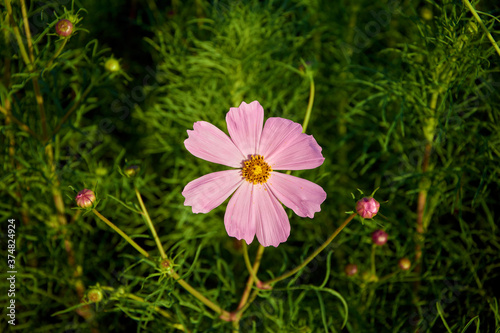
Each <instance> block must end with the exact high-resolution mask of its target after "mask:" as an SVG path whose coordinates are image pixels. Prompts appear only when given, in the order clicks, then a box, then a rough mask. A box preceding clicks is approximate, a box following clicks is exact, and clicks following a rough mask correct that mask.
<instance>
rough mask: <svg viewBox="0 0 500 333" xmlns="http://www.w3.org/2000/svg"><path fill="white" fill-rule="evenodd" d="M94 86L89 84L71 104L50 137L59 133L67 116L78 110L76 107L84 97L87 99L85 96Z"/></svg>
mask: <svg viewBox="0 0 500 333" xmlns="http://www.w3.org/2000/svg"><path fill="white" fill-rule="evenodd" d="M93 86H94V84H93V83H90V84H89V86H88V87H87V89H85V91H84V92H83V94H82V95H81V96H80V98H79V99H78V100H77V101H76V102H75V104H73V106H72V107H71V108H70V109H69V110H68V112H66V114H65V115H64V116H63V117H62V118H61V120H60V121H59V122H58V123H57V125H56V128H55V129H54V131H53V132H52V135H51V136H54V135H56V134H57V132H59V130H60V129H61V127H62V125H64V123H65V122H66V120H68V118H69V116H71V114H72V113H73V112H74V111H75V110H76V109H77V108H78V106H80V103H81V102H82V101H83V100H84V99H85V97H87V95H88V94H89V93H90V91H91V90H92V87H93Z"/></svg>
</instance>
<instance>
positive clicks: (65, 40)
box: [45, 38, 69, 68]
mask: <svg viewBox="0 0 500 333" xmlns="http://www.w3.org/2000/svg"><path fill="white" fill-rule="evenodd" d="M68 40H69V38H64V40H63V42H62V43H61V45H60V46H59V48H58V49H57V51H56V53H54V55H53V56H52V58H50V60H49V62H48V63H47V65H46V66H45V68H50V66H52V63H53V62H54V60H56V58H57V57H59V55H60V54H61V52H62V50H63V49H64V46H66V43H67V42H68Z"/></svg>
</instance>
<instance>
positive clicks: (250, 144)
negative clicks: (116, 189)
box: [182, 101, 326, 246]
mask: <svg viewBox="0 0 500 333" xmlns="http://www.w3.org/2000/svg"><path fill="white" fill-rule="evenodd" d="M226 123H227V129H228V132H229V135H230V137H228V136H227V135H226V134H225V133H224V132H222V131H221V130H220V129H218V128H217V127H215V126H214V125H212V124H210V123H207V122H205V121H198V122H196V123H194V126H193V128H194V130H192V131H189V130H188V135H189V138H188V139H187V140H186V141H184V145H185V146H186V148H187V150H189V152H191V154H193V155H194V156H196V157H199V158H202V159H204V160H207V161H209V162H214V163H219V164H223V165H227V166H229V167H232V168H237V169H234V170H226V171H219V172H214V173H210V174H208V175H205V176H203V177H200V178H198V179H195V180H193V181H192V182H190V183H189V184H187V185H186V187H185V188H184V190H183V191H182V195H183V196H184V197H185V198H186V201H185V202H184V205H185V206H192V208H193V213H208V212H209V211H211V210H212V209H214V208H216V207H218V206H219V205H220V204H222V203H223V202H224V201H225V200H226V199H227V198H228V197H229V196H230V195H231V194H232V193H233V192H234V195H233V196H232V198H231V199H230V200H229V203H228V205H227V209H226V214H225V216H224V224H225V227H226V231H227V233H228V235H229V236H231V237H236V238H237V239H244V240H245V241H246V242H247V243H248V244H250V243H251V242H252V241H253V238H254V236H255V235H257V239H258V241H259V243H260V244H262V245H264V246H269V245H272V246H278V245H279V244H280V243H283V242H285V241H286V240H287V238H288V236H289V235H290V223H289V221H288V216H287V214H286V213H285V209H284V208H283V205H282V204H284V205H285V206H287V207H289V208H291V209H292V210H293V211H294V212H295V213H296V214H297V215H299V216H302V217H306V216H307V217H309V218H312V217H313V216H314V213H315V212H319V211H320V210H321V208H320V205H321V203H323V201H325V199H326V193H325V191H323V189H322V188H321V187H320V186H318V185H316V184H314V183H312V182H310V181H308V180H305V179H302V178H298V177H294V176H291V175H287V174H283V173H279V172H275V170H304V169H313V168H316V167H318V166H320V165H321V164H323V161H324V160H325V159H324V158H323V155H321V147H320V146H319V145H318V144H317V143H316V140H314V138H313V137H312V135H306V134H303V133H302V126H300V125H299V124H297V123H294V122H293V121H291V120H288V119H283V118H269V119H268V120H267V121H266V124H265V125H264V128H262V127H263V123H264V109H263V108H262V106H261V105H260V104H259V102H257V101H254V102H252V103H250V104H247V103H245V102H243V103H241V105H240V107H239V108H231V109H230V110H229V112H228V113H227V115H226Z"/></svg>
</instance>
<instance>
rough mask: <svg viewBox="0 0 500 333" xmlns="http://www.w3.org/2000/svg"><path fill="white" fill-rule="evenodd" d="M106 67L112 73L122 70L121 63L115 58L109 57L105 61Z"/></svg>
mask: <svg viewBox="0 0 500 333" xmlns="http://www.w3.org/2000/svg"><path fill="white" fill-rule="evenodd" d="M104 68H105V69H106V70H107V71H108V72H111V73H114V72H118V71H119V70H120V63H119V62H118V60H116V59H115V58H109V59H108V60H106V62H105V63H104Z"/></svg>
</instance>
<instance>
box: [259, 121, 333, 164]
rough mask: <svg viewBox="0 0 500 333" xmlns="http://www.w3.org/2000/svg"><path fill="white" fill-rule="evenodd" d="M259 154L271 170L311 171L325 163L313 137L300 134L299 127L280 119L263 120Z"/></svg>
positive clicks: (300, 127) (300, 129) (300, 128)
mask: <svg viewBox="0 0 500 333" xmlns="http://www.w3.org/2000/svg"><path fill="white" fill-rule="evenodd" d="M259 151H260V155H262V156H264V159H265V160H266V162H268V163H269V164H270V165H271V167H272V168H273V169H274V170H304V169H314V168H317V167H319V166H320V165H321V164H323V161H324V160H325V159H324V157H323V155H322V154H321V147H320V146H319V145H318V143H317V142H316V140H314V138H313V136H312V135H307V134H304V133H302V126H300V124H297V123H295V122H293V121H291V120H288V119H284V118H269V119H268V120H267V121H266V124H265V125H264V130H263V131H262V138H261V140H260V147H259Z"/></svg>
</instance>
